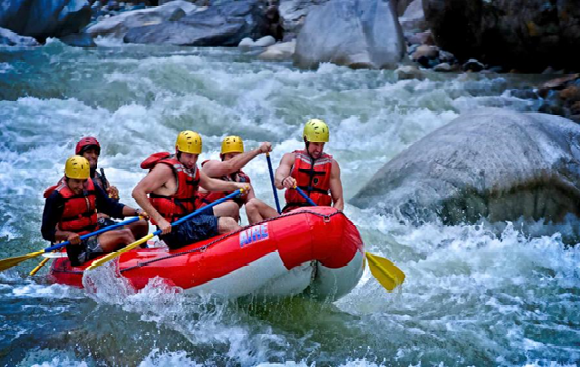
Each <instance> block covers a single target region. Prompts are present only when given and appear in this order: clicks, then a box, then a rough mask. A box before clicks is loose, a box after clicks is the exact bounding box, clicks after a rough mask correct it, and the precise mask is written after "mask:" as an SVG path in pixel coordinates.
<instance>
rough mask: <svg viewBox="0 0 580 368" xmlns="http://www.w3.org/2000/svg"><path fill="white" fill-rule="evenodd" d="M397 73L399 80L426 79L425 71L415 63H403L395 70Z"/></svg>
mask: <svg viewBox="0 0 580 368" xmlns="http://www.w3.org/2000/svg"><path fill="white" fill-rule="evenodd" d="M395 75H396V76H397V79H398V80H406V79H417V80H423V79H425V75H424V74H423V72H422V71H421V70H420V69H419V68H417V67H416V66H415V65H402V66H400V67H398V68H397V69H396V70H395Z"/></svg>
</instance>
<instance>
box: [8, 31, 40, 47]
mask: <svg viewBox="0 0 580 368" xmlns="http://www.w3.org/2000/svg"><path fill="white" fill-rule="evenodd" d="M39 45H40V44H39V43H38V41H36V39H34V38H33V37H27V36H20V35H18V34H16V33H14V32H12V31H11V30H9V29H6V28H0V46H23V47H30V46H39Z"/></svg>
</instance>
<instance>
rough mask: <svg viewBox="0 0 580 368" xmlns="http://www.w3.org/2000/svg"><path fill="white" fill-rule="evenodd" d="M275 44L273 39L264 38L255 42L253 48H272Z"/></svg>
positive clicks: (270, 37)
mask: <svg viewBox="0 0 580 368" xmlns="http://www.w3.org/2000/svg"><path fill="white" fill-rule="evenodd" d="M275 43H276V40H275V39H274V37H272V36H264V37H262V38H260V39H259V40H256V42H255V43H254V46H257V47H268V46H272V45H273V44H275Z"/></svg>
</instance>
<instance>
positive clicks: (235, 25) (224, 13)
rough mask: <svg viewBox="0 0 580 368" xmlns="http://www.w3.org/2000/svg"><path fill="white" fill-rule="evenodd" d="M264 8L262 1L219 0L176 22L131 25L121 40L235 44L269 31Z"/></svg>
mask: <svg viewBox="0 0 580 368" xmlns="http://www.w3.org/2000/svg"><path fill="white" fill-rule="evenodd" d="M170 4H172V3H168V4H166V5H170ZM265 11H266V6H265V4H264V2H263V1H261V0H246V1H233V0H231V1H222V2H220V3H219V4H216V5H212V6H210V7H209V8H208V9H207V10H205V11H203V12H193V13H188V15H187V16H185V17H183V18H181V19H180V20H178V21H176V22H168V21H162V22H161V23H159V24H152V25H148V24H147V25H143V26H140V27H134V28H131V29H129V30H128V31H127V34H126V35H125V37H124V38H123V40H124V41H125V42H128V43H145V44H169V45H180V46H237V45H238V44H239V43H240V41H241V40H242V39H243V38H246V37H250V38H252V39H256V38H260V37H262V36H264V35H267V34H268V32H269V25H268V23H267V20H266V18H265Z"/></svg>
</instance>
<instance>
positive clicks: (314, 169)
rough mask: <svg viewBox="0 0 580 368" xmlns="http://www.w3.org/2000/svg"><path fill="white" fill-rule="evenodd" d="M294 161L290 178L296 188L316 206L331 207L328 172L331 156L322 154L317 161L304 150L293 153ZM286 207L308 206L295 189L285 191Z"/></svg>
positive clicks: (330, 165) (330, 167) (330, 166)
mask: <svg viewBox="0 0 580 368" xmlns="http://www.w3.org/2000/svg"><path fill="white" fill-rule="evenodd" d="M294 155H295V157H296V158H295V160H294V166H293V167H292V172H291V173H290V176H292V177H293V178H294V179H296V184H297V186H298V187H299V188H300V189H302V190H303V191H304V192H305V193H306V194H307V195H308V196H309V197H310V199H312V201H313V202H314V203H316V205H318V206H330V205H332V197H331V196H330V172H331V170H332V156H331V155H329V154H326V153H323V154H322V156H321V157H320V158H319V159H317V160H312V157H310V155H309V154H308V152H306V151H305V150H301V151H294ZM285 198H286V207H285V208H291V207H302V206H308V202H306V200H305V199H304V198H303V197H302V196H301V195H300V194H299V193H298V191H297V190H295V189H286V193H285Z"/></svg>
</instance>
